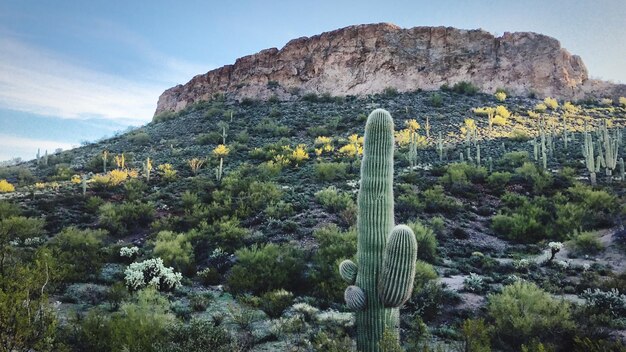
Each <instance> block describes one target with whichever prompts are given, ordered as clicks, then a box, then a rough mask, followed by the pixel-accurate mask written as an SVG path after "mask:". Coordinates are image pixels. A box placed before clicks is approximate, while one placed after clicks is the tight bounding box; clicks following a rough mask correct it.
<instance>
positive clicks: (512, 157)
mask: <svg viewBox="0 0 626 352" xmlns="http://www.w3.org/2000/svg"><path fill="white" fill-rule="evenodd" d="M529 161H530V158H529V157H528V152H525V151H521V152H508V153H506V154H504V155H503V156H502V158H500V160H499V161H498V164H500V165H501V166H502V167H505V168H507V169H514V168H517V167H520V166H522V165H524V163H526V162H529Z"/></svg>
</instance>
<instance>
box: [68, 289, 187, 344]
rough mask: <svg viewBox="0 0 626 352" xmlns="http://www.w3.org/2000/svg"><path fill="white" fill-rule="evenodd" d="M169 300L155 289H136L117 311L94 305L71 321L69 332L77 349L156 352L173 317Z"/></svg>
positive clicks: (172, 321)
mask: <svg viewBox="0 0 626 352" xmlns="http://www.w3.org/2000/svg"><path fill="white" fill-rule="evenodd" d="M168 310H169V302H168V301H167V299H166V298H165V297H163V296H161V295H160V294H159V293H158V292H156V291H155V290H154V289H145V290H142V291H139V292H138V293H137V294H136V295H135V296H134V299H133V300H132V301H129V302H125V303H124V304H122V306H121V307H120V311H119V312H115V313H112V314H107V313H106V312H103V311H100V310H98V309H97V308H94V309H92V310H91V311H90V312H89V313H88V314H87V315H86V316H85V317H83V318H82V319H80V320H78V321H76V322H74V324H72V325H73V327H72V328H73V330H72V331H70V332H68V334H69V335H70V338H71V340H72V342H73V344H72V345H73V346H74V347H75V348H76V350H78V351H93V352H109V351H146V352H153V351H157V349H156V347H155V346H157V345H160V344H162V343H164V342H166V341H165V336H166V332H167V331H168V328H169V327H170V326H171V324H172V323H174V321H175V317H174V316H173V315H172V314H170V313H168Z"/></svg>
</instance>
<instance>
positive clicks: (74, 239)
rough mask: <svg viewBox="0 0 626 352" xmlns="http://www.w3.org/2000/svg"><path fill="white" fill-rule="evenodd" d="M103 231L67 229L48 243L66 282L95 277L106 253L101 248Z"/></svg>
mask: <svg viewBox="0 0 626 352" xmlns="http://www.w3.org/2000/svg"><path fill="white" fill-rule="evenodd" d="M106 234H107V233H106V231H104V230H91V229H84V230H81V229H78V228H76V227H68V228H65V229H63V231H61V232H60V233H59V234H57V235H56V236H55V237H54V239H53V240H52V241H51V242H50V247H51V248H52V249H53V252H54V255H55V257H56V258H57V260H58V262H59V265H60V267H61V268H62V269H61V270H63V272H64V276H65V278H66V280H68V281H75V280H85V279H87V278H90V277H93V276H95V275H96V274H97V273H98V272H99V271H100V268H101V267H102V265H103V264H104V261H105V259H106V258H107V256H108V253H107V251H106V249H105V248H103V247H104V246H103V240H104V238H105V237H106Z"/></svg>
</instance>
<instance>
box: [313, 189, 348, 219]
mask: <svg viewBox="0 0 626 352" xmlns="http://www.w3.org/2000/svg"><path fill="white" fill-rule="evenodd" d="M315 199H316V200H317V201H318V202H319V203H320V204H321V205H322V206H323V207H324V209H326V210H327V211H330V212H335V213H338V212H341V211H343V210H345V209H346V208H348V207H349V206H350V205H351V204H353V203H354V201H353V200H352V196H351V195H350V194H349V193H346V192H341V191H339V190H337V188H335V187H334V186H330V187H327V188H324V189H322V190H321V191H318V192H316V193H315Z"/></svg>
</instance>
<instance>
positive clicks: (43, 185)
mask: <svg viewBox="0 0 626 352" xmlns="http://www.w3.org/2000/svg"><path fill="white" fill-rule="evenodd" d="M35 188H36V189H44V188H46V184H45V183H43V182H37V183H35Z"/></svg>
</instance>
